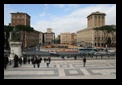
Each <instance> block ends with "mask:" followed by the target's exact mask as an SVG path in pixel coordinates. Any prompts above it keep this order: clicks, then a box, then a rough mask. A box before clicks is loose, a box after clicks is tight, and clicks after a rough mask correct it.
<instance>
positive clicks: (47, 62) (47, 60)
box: [46, 58, 49, 67]
mask: <svg viewBox="0 0 122 85" xmlns="http://www.w3.org/2000/svg"><path fill="white" fill-rule="evenodd" d="M46 64H47V67H49V59H48V58H47V59H46Z"/></svg>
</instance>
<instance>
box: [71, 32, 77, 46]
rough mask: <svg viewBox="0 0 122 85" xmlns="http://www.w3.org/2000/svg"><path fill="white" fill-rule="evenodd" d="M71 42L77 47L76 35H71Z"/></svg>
mask: <svg viewBox="0 0 122 85" xmlns="http://www.w3.org/2000/svg"><path fill="white" fill-rule="evenodd" d="M71 41H72V45H76V42H77V36H76V34H75V33H72V34H71Z"/></svg>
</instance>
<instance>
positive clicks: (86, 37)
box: [76, 11, 116, 47]
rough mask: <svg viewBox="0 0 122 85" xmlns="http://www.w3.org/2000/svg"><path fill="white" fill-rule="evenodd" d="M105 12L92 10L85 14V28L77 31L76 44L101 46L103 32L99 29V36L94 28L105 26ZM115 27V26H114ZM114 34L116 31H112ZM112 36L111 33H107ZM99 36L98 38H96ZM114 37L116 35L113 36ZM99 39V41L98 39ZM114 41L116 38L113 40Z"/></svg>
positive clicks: (102, 43)
mask: <svg viewBox="0 0 122 85" xmlns="http://www.w3.org/2000/svg"><path fill="white" fill-rule="evenodd" d="M105 15H106V14H105V13H101V12H99V11H96V12H93V13H91V14H90V15H88V16H87V22H88V23H87V28H85V29H83V30H79V31H77V32H76V33H77V45H78V46H84V47H103V45H104V42H103V32H102V31H99V36H98V34H97V32H96V31H95V30H93V29H94V28H96V27H101V26H105ZM115 27H116V26H115ZM114 34H115V35H116V33H114ZM108 36H109V37H112V35H108ZM98 38H99V39H98ZM115 39H116V36H115ZM98 40H99V41H98ZM115 43H116V40H115Z"/></svg>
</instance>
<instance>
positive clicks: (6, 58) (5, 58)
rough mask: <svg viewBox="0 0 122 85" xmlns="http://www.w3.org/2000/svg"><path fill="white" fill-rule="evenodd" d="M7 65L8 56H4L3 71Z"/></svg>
mask: <svg viewBox="0 0 122 85" xmlns="http://www.w3.org/2000/svg"><path fill="white" fill-rule="evenodd" d="M8 63H9V59H8V56H7V55H5V56H4V69H6V67H7V64H8Z"/></svg>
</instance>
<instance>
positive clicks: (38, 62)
mask: <svg viewBox="0 0 122 85" xmlns="http://www.w3.org/2000/svg"><path fill="white" fill-rule="evenodd" d="M37 67H38V68H39V67H40V58H39V57H38V56H37Z"/></svg>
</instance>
